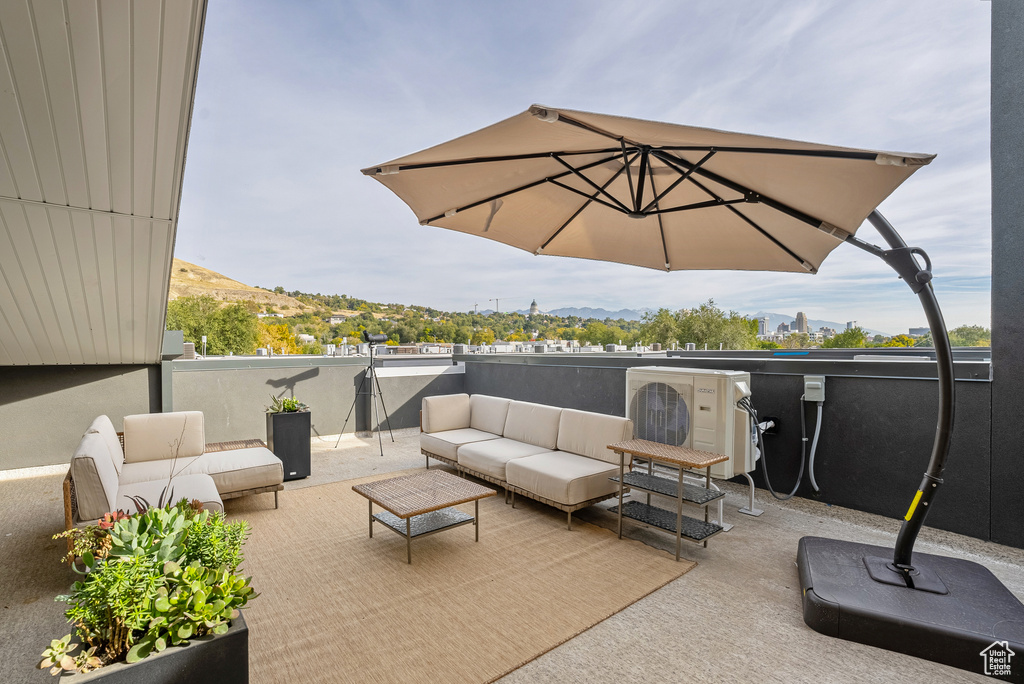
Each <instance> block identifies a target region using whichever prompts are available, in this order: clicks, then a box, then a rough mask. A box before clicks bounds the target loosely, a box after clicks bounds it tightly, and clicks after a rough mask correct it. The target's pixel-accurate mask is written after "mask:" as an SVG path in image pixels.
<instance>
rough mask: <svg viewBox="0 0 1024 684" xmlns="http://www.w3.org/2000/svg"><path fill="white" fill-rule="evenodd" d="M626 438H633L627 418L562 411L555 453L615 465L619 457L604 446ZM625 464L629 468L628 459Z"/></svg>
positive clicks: (630, 422)
mask: <svg viewBox="0 0 1024 684" xmlns="http://www.w3.org/2000/svg"><path fill="white" fill-rule="evenodd" d="M627 439H633V421H631V420H629V419H628V418H621V417H619V416H607V415H604V414H601V413H591V412H589V411H577V410H575V409H563V410H562V415H561V418H560V419H559V422H558V450H559V451H568V452H570V453H573V454H579V455H580V456H589V457H590V458H597V459H600V460H602V461H607V462H608V463H612V464H614V465H618V464H619V456H618V454H616V453H615V452H614V451H611V450H610V449H608V445H609V444H614V443H615V442H622V441H625V440H627ZM627 458H628V457H627ZM626 465H627V466H628V465H629V461H628V460H627V461H626Z"/></svg>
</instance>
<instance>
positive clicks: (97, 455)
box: [71, 432, 117, 520]
mask: <svg viewBox="0 0 1024 684" xmlns="http://www.w3.org/2000/svg"><path fill="white" fill-rule="evenodd" d="M71 479H72V480H74V482H75V497H76V498H77V500H78V517H79V518H80V519H81V520H96V519H97V518H102V517H103V514H104V513H109V512H111V511H113V510H114V505H115V503H116V502H117V470H116V469H115V468H114V462H113V460H112V459H111V458H110V449H109V448H108V447H107V442H106V440H105V439H103V437H102V436H101V435H100V434H98V433H96V432H87V433H85V435H83V436H82V441H81V442H79V443H78V449H76V450H75V455H74V456H72V457H71Z"/></svg>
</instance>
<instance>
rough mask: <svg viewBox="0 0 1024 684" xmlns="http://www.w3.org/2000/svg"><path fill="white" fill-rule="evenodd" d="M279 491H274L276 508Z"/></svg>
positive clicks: (275, 506)
mask: <svg viewBox="0 0 1024 684" xmlns="http://www.w3.org/2000/svg"><path fill="white" fill-rule="evenodd" d="M279 491H280V490H275V491H274V508H277V495H278V493H279Z"/></svg>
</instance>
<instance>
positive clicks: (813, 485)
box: [807, 401, 821, 492]
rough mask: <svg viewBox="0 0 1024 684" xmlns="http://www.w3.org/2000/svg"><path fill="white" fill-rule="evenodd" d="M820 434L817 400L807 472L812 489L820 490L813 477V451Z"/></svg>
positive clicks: (819, 413)
mask: <svg viewBox="0 0 1024 684" xmlns="http://www.w3.org/2000/svg"><path fill="white" fill-rule="evenodd" d="M820 434H821V402H820V401H819V402H818V422H817V423H816V424H815V425H814V440H813V441H812V442H811V458H810V463H809V466H808V471H807V474H808V475H810V476H811V487H813V488H814V491H816V492H820V491H821V490H820V489H818V483H817V482H816V481H815V479H814V452H816V451H817V450H818V435H820Z"/></svg>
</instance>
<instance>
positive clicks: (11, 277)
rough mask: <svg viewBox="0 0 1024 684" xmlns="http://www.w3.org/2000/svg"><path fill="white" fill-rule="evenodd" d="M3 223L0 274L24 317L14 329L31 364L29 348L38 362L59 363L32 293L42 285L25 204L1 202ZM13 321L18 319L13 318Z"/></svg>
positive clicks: (0, 215) (0, 235)
mask: <svg viewBox="0 0 1024 684" xmlns="http://www.w3.org/2000/svg"><path fill="white" fill-rule="evenodd" d="M0 223H2V228H3V230H0V273H2V274H3V276H4V278H5V279H6V281H7V286H8V287H9V288H10V292H11V295H12V300H13V301H12V305H13V307H14V311H17V313H18V315H19V316H20V317H21V319H22V320H21V323H22V325H21V327H20V328H15V331H16V333H17V334H18V337H19V339H20V340H21V343H22V349H24V350H25V351H26V354H28V355H29V363H32V360H31V352H30V350H33V349H34V350H35V351H36V352H37V357H38V360H37V361H36V362H37V363H57V355H56V353H55V352H54V349H53V346H52V345H51V344H50V333H49V331H48V330H47V328H46V325H45V324H44V322H43V319H42V318H41V316H40V312H39V308H38V307H37V306H36V302H35V297H34V296H33V291H34V288H35V289H38V287H39V274H38V270H39V262H38V260H37V259H36V256H35V248H34V247H33V246H32V245H31V239H30V236H29V233H28V225H27V221H26V218H25V212H24V209H23V207H22V205H18V204H12V203H9V202H0ZM26 242H27V243H28V245H27V249H24V248H23V247H22V245H25V243H26ZM26 261H27V262H28V263H27V264H26V263H25V262H26ZM26 270H28V271H29V273H26ZM44 287H45V285H44ZM12 324H15V322H14V321H12Z"/></svg>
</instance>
